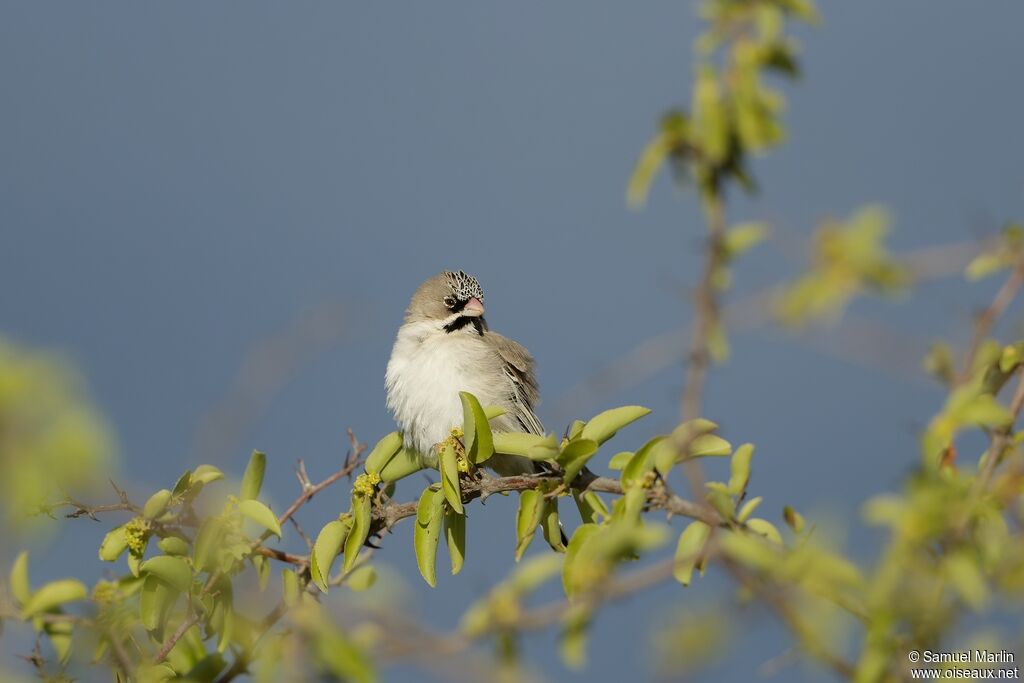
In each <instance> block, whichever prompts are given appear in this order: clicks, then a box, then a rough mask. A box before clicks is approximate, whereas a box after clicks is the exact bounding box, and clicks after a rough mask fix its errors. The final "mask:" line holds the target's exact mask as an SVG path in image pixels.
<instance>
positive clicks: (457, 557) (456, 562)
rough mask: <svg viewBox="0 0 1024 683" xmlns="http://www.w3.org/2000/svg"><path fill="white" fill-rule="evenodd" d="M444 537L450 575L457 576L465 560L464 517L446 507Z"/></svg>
mask: <svg viewBox="0 0 1024 683" xmlns="http://www.w3.org/2000/svg"><path fill="white" fill-rule="evenodd" d="M444 537H445V541H446V542H447V544H448V557H449V558H450V559H451V565H452V574H458V573H459V572H460V571H462V565H463V563H464V562H465V560H466V517H465V515H462V514H459V513H458V512H455V511H454V510H452V509H451V507H450V506H447V505H446V506H445V509H444Z"/></svg>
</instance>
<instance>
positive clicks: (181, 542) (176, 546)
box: [157, 536, 189, 555]
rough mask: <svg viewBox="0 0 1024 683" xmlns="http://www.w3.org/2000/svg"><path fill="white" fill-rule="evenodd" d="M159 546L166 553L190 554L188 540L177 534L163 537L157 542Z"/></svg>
mask: <svg viewBox="0 0 1024 683" xmlns="http://www.w3.org/2000/svg"><path fill="white" fill-rule="evenodd" d="M157 546H159V547H160V550H162V551H164V554H165V555H188V552H189V545H188V541H186V540H185V539H183V538H178V537H177V536H168V537H166V538H161V539H160V540H159V541H158V542H157Z"/></svg>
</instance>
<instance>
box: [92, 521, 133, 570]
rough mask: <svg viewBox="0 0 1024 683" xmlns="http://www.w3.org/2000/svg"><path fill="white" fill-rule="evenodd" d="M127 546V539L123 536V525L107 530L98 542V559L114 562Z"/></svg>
mask: <svg viewBox="0 0 1024 683" xmlns="http://www.w3.org/2000/svg"><path fill="white" fill-rule="evenodd" d="M127 548H128V539H127V537H126V536H125V532H124V527H123V526H119V527H117V528H116V529H112V530H110V531H108V532H107V535H106V536H104V537H103V541H102V542H101V543H100V553H99V554H100V559H101V560H103V561H104V562H114V561H115V560H117V558H119V557H120V556H121V553H123V552H124V551H125V550H126V549H127Z"/></svg>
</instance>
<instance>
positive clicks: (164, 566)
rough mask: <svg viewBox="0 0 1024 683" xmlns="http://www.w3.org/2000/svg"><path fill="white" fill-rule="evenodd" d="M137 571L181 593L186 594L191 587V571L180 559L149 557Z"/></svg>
mask: <svg viewBox="0 0 1024 683" xmlns="http://www.w3.org/2000/svg"><path fill="white" fill-rule="evenodd" d="M139 571H141V572H142V573H144V574H152V575H153V576H155V577H156V578H158V579H160V580H161V581H164V582H165V583H167V584H169V585H170V586H171V587H172V588H174V589H175V590H177V591H179V592H181V593H187V592H188V589H189V588H191V587H192V569H191V568H190V567H189V566H188V563H187V562H185V560H183V559H181V558H180V557H171V556H170V555H157V556H156V557H151V558H149V559H148V560H146V561H145V562H143V563H142V564H141V565H139Z"/></svg>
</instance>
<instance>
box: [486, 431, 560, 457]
mask: <svg viewBox="0 0 1024 683" xmlns="http://www.w3.org/2000/svg"><path fill="white" fill-rule="evenodd" d="M494 450H495V452H497V453H507V454H509V455H521V456H523V457H525V458H529V459H530V460H554V459H555V458H557V457H558V441H556V440H555V435H554V434H548V435H547V436H538V435H536V434H526V433H523V432H495V433H494Z"/></svg>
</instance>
